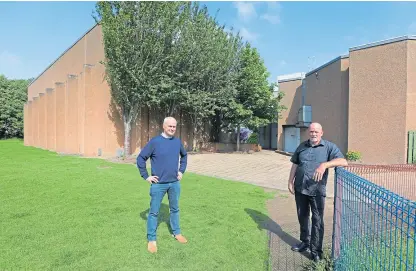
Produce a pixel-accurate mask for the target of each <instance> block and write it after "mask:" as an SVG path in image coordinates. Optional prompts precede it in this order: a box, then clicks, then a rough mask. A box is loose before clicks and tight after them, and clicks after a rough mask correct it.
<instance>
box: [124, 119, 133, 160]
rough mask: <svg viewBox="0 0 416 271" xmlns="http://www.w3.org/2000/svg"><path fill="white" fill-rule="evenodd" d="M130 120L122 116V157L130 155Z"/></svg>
mask: <svg viewBox="0 0 416 271" xmlns="http://www.w3.org/2000/svg"><path fill="white" fill-rule="evenodd" d="M131 120H132V118H129V117H123V123H124V157H127V156H130V154H131V153H130V151H131V148H130V141H131Z"/></svg>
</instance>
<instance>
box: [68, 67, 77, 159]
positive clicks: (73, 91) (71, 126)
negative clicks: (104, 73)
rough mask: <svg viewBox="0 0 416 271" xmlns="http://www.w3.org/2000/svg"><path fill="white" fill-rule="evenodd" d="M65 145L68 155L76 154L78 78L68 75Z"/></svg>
mask: <svg viewBox="0 0 416 271" xmlns="http://www.w3.org/2000/svg"><path fill="white" fill-rule="evenodd" d="M65 94H66V98H65V102H66V106H65V119H66V133H65V135H66V139H65V140H66V144H65V150H66V152H68V153H72V154H75V153H78V151H79V145H78V76H76V75H71V74H70V75H68V80H67V84H66V93H65Z"/></svg>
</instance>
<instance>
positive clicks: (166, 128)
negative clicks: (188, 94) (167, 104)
mask: <svg viewBox="0 0 416 271" xmlns="http://www.w3.org/2000/svg"><path fill="white" fill-rule="evenodd" d="M176 124H177V122H176V119H175V118H173V117H166V118H165V119H164V120H163V132H164V133H165V134H166V135H167V136H173V135H174V134H175V132H176Z"/></svg>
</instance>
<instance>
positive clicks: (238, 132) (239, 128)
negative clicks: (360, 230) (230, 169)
mask: <svg viewBox="0 0 416 271" xmlns="http://www.w3.org/2000/svg"><path fill="white" fill-rule="evenodd" d="M240 130H241V126H240V124H239V125H237V151H240Z"/></svg>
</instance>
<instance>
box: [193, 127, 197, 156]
mask: <svg viewBox="0 0 416 271" xmlns="http://www.w3.org/2000/svg"><path fill="white" fill-rule="evenodd" d="M196 126H197V125H196V124H194V127H193V128H194V129H193V132H192V134H193V136H192V150H193V151H195V152H196V151H197V140H196V135H197V132H198V128H197V127H196Z"/></svg>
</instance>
